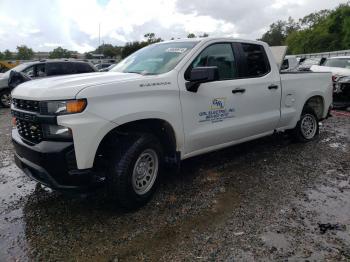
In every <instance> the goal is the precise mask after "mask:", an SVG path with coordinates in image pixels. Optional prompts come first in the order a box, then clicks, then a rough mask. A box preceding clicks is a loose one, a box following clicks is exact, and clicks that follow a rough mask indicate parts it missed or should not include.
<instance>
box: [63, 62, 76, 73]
mask: <svg viewBox="0 0 350 262" xmlns="http://www.w3.org/2000/svg"><path fill="white" fill-rule="evenodd" d="M62 64H63V67H64V74H65V75H70V74H76V72H77V70H76V68H75V63H72V62H63V63H62Z"/></svg>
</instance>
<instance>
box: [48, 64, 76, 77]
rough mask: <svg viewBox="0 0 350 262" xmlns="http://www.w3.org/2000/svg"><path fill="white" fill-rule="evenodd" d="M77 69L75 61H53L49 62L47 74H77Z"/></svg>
mask: <svg viewBox="0 0 350 262" xmlns="http://www.w3.org/2000/svg"><path fill="white" fill-rule="evenodd" d="M75 72H76V70H75V67H74V63H69V62H53V63H48V64H47V75H48V76H55V75H69V74H75Z"/></svg>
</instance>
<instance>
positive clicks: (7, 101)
mask: <svg viewBox="0 0 350 262" xmlns="http://www.w3.org/2000/svg"><path fill="white" fill-rule="evenodd" d="M0 100H1V103H2V104H3V105H6V106H10V104H11V95H10V94H6V93H5V94H2V95H1V98H0Z"/></svg>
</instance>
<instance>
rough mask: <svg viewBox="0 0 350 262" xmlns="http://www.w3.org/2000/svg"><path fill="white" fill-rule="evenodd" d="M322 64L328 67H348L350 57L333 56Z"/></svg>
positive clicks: (349, 65) (349, 66) (349, 67)
mask: <svg viewBox="0 0 350 262" xmlns="http://www.w3.org/2000/svg"><path fill="white" fill-rule="evenodd" d="M324 66H328V67H341V68H348V69H350V58H333V59H328V60H327V61H326V62H325V63H324Z"/></svg>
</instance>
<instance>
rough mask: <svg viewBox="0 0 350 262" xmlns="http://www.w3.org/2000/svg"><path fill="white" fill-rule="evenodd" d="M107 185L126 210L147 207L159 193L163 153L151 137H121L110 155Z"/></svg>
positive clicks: (157, 142)
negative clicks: (157, 190) (157, 191)
mask: <svg viewBox="0 0 350 262" xmlns="http://www.w3.org/2000/svg"><path fill="white" fill-rule="evenodd" d="M109 154H110V159H109V168H108V174H107V183H108V187H109V194H110V196H111V197H112V198H114V199H116V200H118V201H119V203H120V204H121V205H122V206H124V207H126V208H130V209H132V208H137V207H139V206H142V205H144V204H145V203H147V202H148V201H149V199H150V198H151V197H152V195H153V193H154V192H155V190H156V187H157V184H158V181H159V174H160V171H161V169H162V165H163V150H162V147H161V145H160V143H159V141H158V140H157V139H156V138H155V137H154V136H153V135H151V134H133V135H128V136H127V137H121V138H120V139H119V141H117V142H116V144H115V146H114V147H113V149H112V150H111V152H109Z"/></svg>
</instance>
